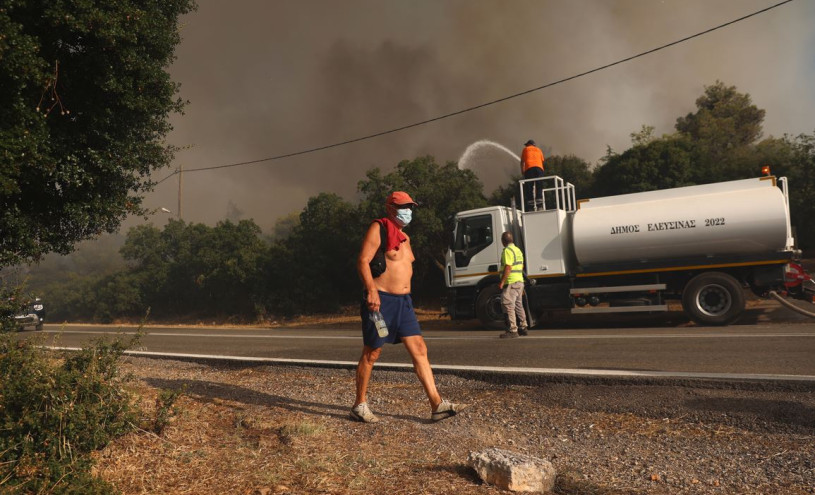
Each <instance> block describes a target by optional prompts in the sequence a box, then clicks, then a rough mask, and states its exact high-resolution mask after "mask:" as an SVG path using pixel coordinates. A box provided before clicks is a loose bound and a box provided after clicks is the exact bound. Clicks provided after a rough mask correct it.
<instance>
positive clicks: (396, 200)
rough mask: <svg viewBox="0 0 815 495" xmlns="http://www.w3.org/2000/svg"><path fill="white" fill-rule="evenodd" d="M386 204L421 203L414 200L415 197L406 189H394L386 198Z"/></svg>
mask: <svg viewBox="0 0 815 495" xmlns="http://www.w3.org/2000/svg"><path fill="white" fill-rule="evenodd" d="M385 204H386V205H411V204H412V205H418V204H419V203H417V202H415V201H413V198H411V197H410V195H409V194H408V193H406V192H404V191H394V192H392V193H391V194H390V196H388V199H386V200H385Z"/></svg>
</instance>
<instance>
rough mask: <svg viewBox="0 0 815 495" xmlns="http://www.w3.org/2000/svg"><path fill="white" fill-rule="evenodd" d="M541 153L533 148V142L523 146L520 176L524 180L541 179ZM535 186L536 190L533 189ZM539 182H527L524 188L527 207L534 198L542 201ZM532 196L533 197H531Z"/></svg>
mask: <svg viewBox="0 0 815 495" xmlns="http://www.w3.org/2000/svg"><path fill="white" fill-rule="evenodd" d="M543 160H544V158H543V151H541V149H540V148H538V147H537V146H535V141H534V140H532V139H530V140H529V141H527V142H526V143H525V144H524V150H523V151H522V152H521V174H523V178H524V179H537V178H540V177H543ZM535 186H537V188H535ZM540 189H541V182H540V181H536V182H528V183H526V184H525V187H524V200H525V202H526V204H527V206H530V207H531V206H532V205H533V204H534V203H533V199H534V196H536V197H537V199H542V198H541V197H540V196H541V193H540ZM533 195H534V196H533Z"/></svg>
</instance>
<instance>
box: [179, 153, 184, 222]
mask: <svg viewBox="0 0 815 495" xmlns="http://www.w3.org/2000/svg"><path fill="white" fill-rule="evenodd" d="M183 172H184V164H183V163H180V162H179V164H178V219H179V220H181V193H182V187H181V185H182V184H183V181H184V173H183Z"/></svg>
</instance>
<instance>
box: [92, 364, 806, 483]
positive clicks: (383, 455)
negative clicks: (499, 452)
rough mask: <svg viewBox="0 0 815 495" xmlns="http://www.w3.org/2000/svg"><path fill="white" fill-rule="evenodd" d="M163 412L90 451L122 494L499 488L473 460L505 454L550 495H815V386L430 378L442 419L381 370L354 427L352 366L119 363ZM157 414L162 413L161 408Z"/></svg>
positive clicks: (410, 378)
mask: <svg viewBox="0 0 815 495" xmlns="http://www.w3.org/2000/svg"><path fill="white" fill-rule="evenodd" d="M123 367H124V370H125V371H126V372H128V373H131V374H132V376H133V381H132V382H131V386H132V387H133V389H134V391H135V392H137V393H138V395H139V396H140V397H141V399H140V400H141V403H142V407H143V408H144V410H145V412H146V416H145V421H144V422H143V424H144V425H149V424H151V422H153V421H154V419H155V417H156V415H157V412H158V410H157V403H156V397H157V396H158V394H159V393H160V391H162V390H175V391H180V392H181V395H180V397H179V398H178V399H177V401H176V402H175V403H174V404H173V405H172V407H169V408H164V409H165V411H164V412H167V411H168V410H169V411H170V412H172V414H171V419H170V421H169V424H168V425H167V426H166V428H165V429H164V430H163V432H161V433H160V434H158V435H157V434H155V433H153V432H148V431H146V430H147V429H148V428H147V427H145V430H139V431H136V432H133V433H131V434H128V435H127V436H125V437H123V438H120V439H118V440H117V441H115V442H114V443H113V444H111V445H109V446H108V447H107V448H106V449H104V450H103V451H101V452H99V453H98V455H97V460H98V465H97V472H98V474H100V475H101V476H103V477H104V478H105V479H107V480H109V481H111V482H112V483H114V484H115V486H116V487H118V488H119V489H120V490H121V491H122V492H123V493H125V494H145V493H149V494H158V493H161V494H225V493H229V494H233V493H234V494H246V495H255V494H258V495H267V494H357V493H368V494H381V495H390V494H416V495H418V494H440V495H441V494H463V495H470V494H473V495H475V494H497V493H505V492H502V491H501V490H499V489H497V488H496V487H493V486H489V485H485V484H483V483H482V482H481V481H480V480H479V479H478V477H477V475H476V474H475V472H474V471H473V470H472V469H470V467H469V466H468V464H467V458H468V455H469V454H470V452H476V451H480V450H483V449H486V448H490V447H498V448H502V449H507V450H511V451H513V452H517V453H521V454H526V455H531V456H535V457H538V458H542V459H547V460H549V461H551V462H552V463H553V464H554V466H555V468H556V469H557V472H558V477H557V485H556V488H555V492H554V493H557V494H575V495H576V494H630V493H636V494H676V493H693V494H731V493H767V494H769V493H773V494H775V493H784V494H812V493H815V449H813V448H812V446H813V444H815V442H813V441H814V440H815V387H812V386H805V385H797V386H790V385H787V386H783V387H769V386H767V385H766V384H764V385H762V384H749V383H743V384H740V385H739V386H737V387H733V386H731V385H729V384H725V383H716V382H659V383H643V382H637V381H625V380H616V381H602V380H593V381H592V380H563V379H561V380H557V379H548V380H538V381H536V382H533V383H526V384H523V385H518V384H509V383H505V382H501V381H499V380H498V379H494V378H490V377H485V376H481V377H479V378H477V379H476V378H468V377H466V376H459V375H453V374H438V375H437V382H438V385H439V389H440V391H441V392H442V394H443V395H444V396H445V397H448V398H450V399H451V400H453V401H461V402H466V403H469V404H471V405H470V407H469V408H468V409H466V410H464V411H463V412H462V413H461V414H459V415H458V416H455V417H453V418H450V419H448V420H445V421H443V422H440V423H432V422H431V421H430V420H429V413H430V410H429V406H428V404H427V401H426V399H425V397H424V395H423V392H422V389H421V387H420V386H419V384H418V381H417V379H416V377H415V376H414V375H413V374H412V373H410V372H398V371H381V370H379V371H378V370H374V376H373V381H372V384H371V390H370V395H369V403H370V405H371V408H372V409H373V411H374V412H375V413H377V414H378V415H379V417H380V419H381V420H382V421H381V422H380V423H377V424H361V423H356V422H353V421H351V420H350V419H349V418H348V411H349V408H350V405H351V402H352V401H353V387H354V373H353V370H348V369H319V368H303V367H287V366H230V365H224V364H207V363H197V362H186V361H172V360H158V359H148V358H133V357H128V358H125V360H124V363H123ZM158 409H162V408H161V407H159V408H158Z"/></svg>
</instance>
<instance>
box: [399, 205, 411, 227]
mask: <svg viewBox="0 0 815 495" xmlns="http://www.w3.org/2000/svg"><path fill="white" fill-rule="evenodd" d="M411 220H413V210H411V209H410V208H399V209H398V210H396V221H397V222H399V225H401V226H402V227H406V226H407V224H409V223H410V221H411Z"/></svg>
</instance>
